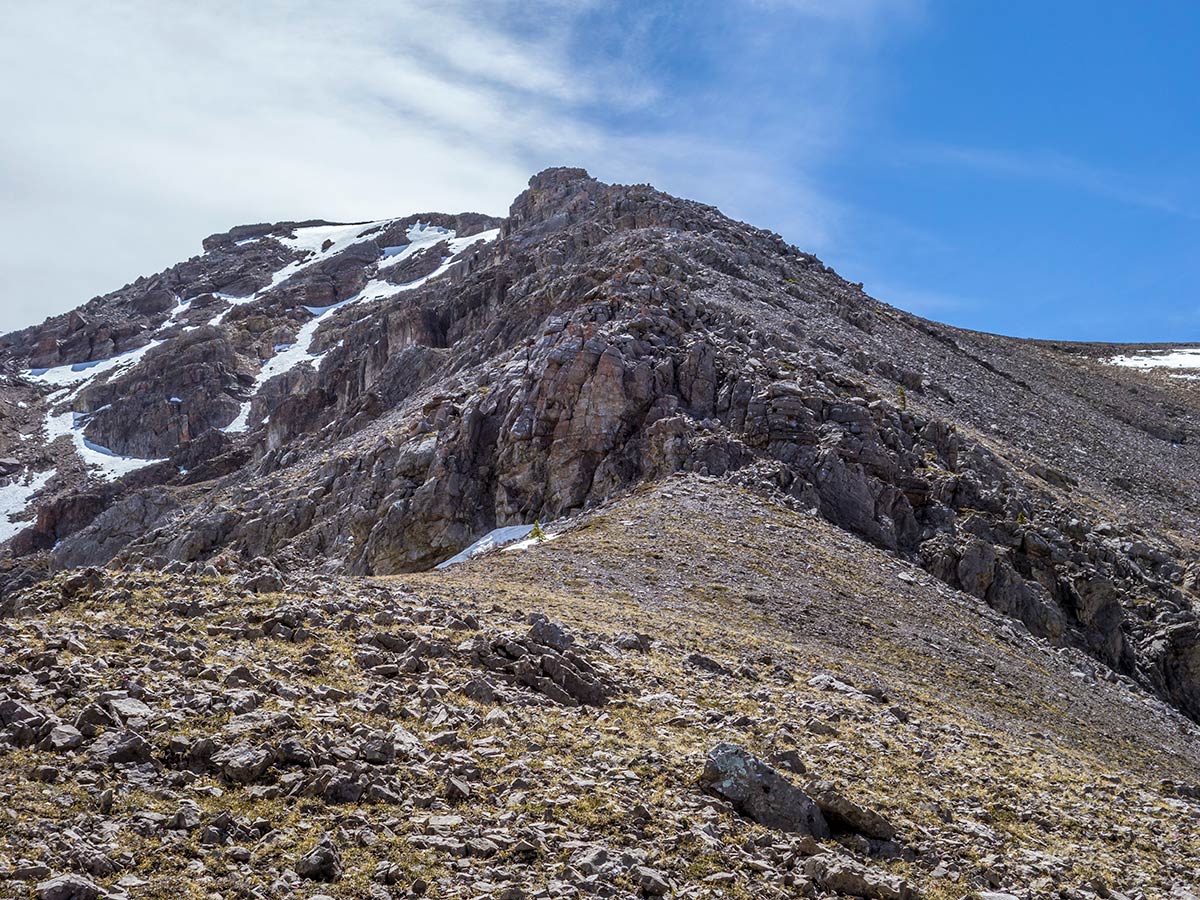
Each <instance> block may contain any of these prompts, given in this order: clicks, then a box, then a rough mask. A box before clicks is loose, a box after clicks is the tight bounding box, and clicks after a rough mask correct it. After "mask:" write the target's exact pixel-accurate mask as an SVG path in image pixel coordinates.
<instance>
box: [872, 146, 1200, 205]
mask: <svg viewBox="0 0 1200 900" xmlns="http://www.w3.org/2000/svg"><path fill="white" fill-rule="evenodd" d="M896 159H897V161H900V162H918V163H921V164H933V165H951V166H959V167H962V168H966V169H971V170H974V171H976V172H982V173H985V174H990V175H994V176H996V177H1002V178H1016V179H1022V180H1028V181H1044V182H1050V183H1054V184H1056V185H1059V186H1062V187H1066V188H1070V189H1073V190H1077V191H1082V192H1085V193H1088V194H1093V195H1095V196H1098V197H1102V198H1106V199H1109V200H1114V201H1116V202H1119V203H1123V204H1126V205H1129V206H1136V207H1141V208H1143V209H1148V210H1154V211H1156V212H1162V213H1169V214H1171V215H1175V216H1181V217H1183V218H1187V219H1192V220H1196V221H1200V208H1198V207H1197V206H1195V205H1193V204H1192V203H1190V202H1188V200H1187V199H1186V198H1185V197H1184V196H1183V194H1182V192H1181V191H1178V190H1172V189H1171V188H1170V187H1169V186H1167V187H1164V186H1160V185H1153V184H1149V183H1147V179H1146V177H1145V176H1144V175H1138V176H1133V175H1130V174H1129V173H1127V172H1120V171H1117V170H1114V169H1110V168H1105V167H1103V166H1098V165H1095V164H1094V163H1091V162H1088V161H1087V160H1084V159H1079V158H1077V157H1073V156H1070V155H1067V154H1064V153H1059V152H1056V151H1053V150H1040V149H1031V150H1025V151H1010V150H997V149H990V148H986V147H967V146H950V145H944V144H927V145H916V146H912V147H909V148H908V149H907V150H906V151H905V152H901V153H898V154H897V155H896Z"/></svg>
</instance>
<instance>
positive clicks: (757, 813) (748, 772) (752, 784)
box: [700, 744, 829, 839]
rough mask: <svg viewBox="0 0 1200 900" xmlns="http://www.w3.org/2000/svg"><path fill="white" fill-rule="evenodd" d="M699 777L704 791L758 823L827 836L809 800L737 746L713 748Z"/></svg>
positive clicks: (823, 818) (816, 807)
mask: <svg viewBox="0 0 1200 900" xmlns="http://www.w3.org/2000/svg"><path fill="white" fill-rule="evenodd" d="M700 780H701V782H702V783H703V784H704V786H705V789H706V790H708V791H710V792H711V793H713V794H715V795H717V796H718V797H721V798H723V799H725V800H728V801H729V802H730V803H732V804H733V807H734V809H736V810H737V811H738V812H740V813H742V814H743V815H745V816H748V817H749V818H751V819H753V820H754V821H755V822H758V823H759V824H760V825H765V826H767V827H768V828H776V829H778V830H780V831H792V832H797V833H799V834H806V835H810V836H811V837H815V838H818V839H820V838H827V837H829V825H828V824H826V822H825V817H824V816H823V815H822V814H821V810H820V808H819V807H818V806H817V804H816V803H814V802H813V799H812V798H811V797H809V796H808V795H807V794H805V793H804V791H802V790H800V788H798V787H796V786H795V785H794V784H792V783H791V782H790V781H788V780H787V779H786V778H784V777H783V776H782V775H780V774H779V773H778V772H776V771H775V770H774V769H772V768H771V767H770V766H768V765H767V764H766V763H764V762H762V761H761V760H758V759H755V758H754V757H753V756H751V755H750V754H749V753H747V752H746V751H745V750H743V749H741V748H740V747H736V746H734V745H733V744H718V745H717V746H716V747H714V748H713V749H712V750H711V751H710V752H709V754H708V758H707V759H706V760H705V762H704V773H703V774H702V775H701V776H700Z"/></svg>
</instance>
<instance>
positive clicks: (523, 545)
mask: <svg viewBox="0 0 1200 900" xmlns="http://www.w3.org/2000/svg"><path fill="white" fill-rule="evenodd" d="M556 537H558V534H545V533H543V534H542V536H541V537H540V538H533V537H531V538H526V539H525V540H523V541H517V542H516V543H515V544H509V545H508V546H507V547H505V548H504V552H505V553H512V552H513V551H514V550H528V549H529V548H530V547H533V546H535V545H537V544H546V543H549V542H550V541H552V540H554V539H555V538H556Z"/></svg>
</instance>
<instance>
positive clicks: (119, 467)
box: [46, 410, 162, 479]
mask: <svg viewBox="0 0 1200 900" xmlns="http://www.w3.org/2000/svg"><path fill="white" fill-rule="evenodd" d="M96 412H100V410H96ZM92 415H94V413H92V414H87V415H84V414H81V413H77V412H70V411H68V412H65V413H59V414H58V415H55V414H54V413H51V414H50V415H48V416H47V417H46V443H47V444H52V443H54V441H56V440H58V439H59V438H60V437H62V436H63V435H64V434H67V435H70V436H71V440H72V442H73V443H74V444H75V452H76V453H77V454H78V455H79V458H80V459H82V460H83V462H84V465H86V466H87V467H88V468H89V469H92V470H93V471H97V473H98V474H99V475H100V476H101V477H103V478H111V479H116V478H120V477H122V476H123V475H128V474H129V473H130V472H136V471H137V470H138V469H144V468H145V467H146V466H152V465H154V464H155V463H160V462H162V460H161V459H139V458H137V457H134V456H120V455H119V454H116V453H114V452H113V451H111V450H109V449H108V448H107V447H101V446H100V445H99V444H96V443H93V442H92V441H89V440H88V439H87V438H86V437H84V434H83V430H84V428H85V427H86V426H87V422H88V419H90V418H91V417H92Z"/></svg>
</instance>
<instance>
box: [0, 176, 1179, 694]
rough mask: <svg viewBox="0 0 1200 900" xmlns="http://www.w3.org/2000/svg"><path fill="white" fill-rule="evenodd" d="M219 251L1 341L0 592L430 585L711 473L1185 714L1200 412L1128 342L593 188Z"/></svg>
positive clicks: (565, 188)
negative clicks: (16, 495)
mask: <svg viewBox="0 0 1200 900" xmlns="http://www.w3.org/2000/svg"><path fill="white" fill-rule="evenodd" d="M203 246H204V251H205V252H204V253H203V254H202V255H201V256H198V257H195V258H194V259H191V260H188V261H187V262H184V263H181V264H179V265H177V266H174V267H172V268H171V269H168V270H166V271H165V272H162V273H159V274H158V275H155V276H152V277H150V278H142V279H138V280H137V281H135V282H133V283H132V284H130V285H127V286H126V287H124V288H122V289H121V290H119V291H116V292H114V293H112V294H109V295H106V296H104V297H98V298H96V299H95V300H93V301H91V302H89V303H88V304H86V305H84V306H83V307H81V308H80V309H79V310H76V311H75V312H72V313H69V314H67V315H64V316H59V317H56V318H54V319H51V320H49V321H47V322H46V323H44V324H43V325H41V326H37V327H34V328H30V329H26V330H24V331H22V332H17V333H15V334H12V335H8V336H6V337H3V338H0V361H2V362H3V371H5V372H7V373H9V374H7V375H5V376H4V380H3V384H2V385H0V402H2V403H3V404H4V410H5V414H6V416H7V418H4V419H0V458H2V459H4V460H6V462H5V466H6V467H7V468H6V469H5V470H3V471H6V472H9V471H10V470H11V474H5V475H3V476H0V486H3V482H4V481H6V480H11V479H24V482H22V484H23V485H26V484H27V485H28V487H29V488H30V490H31V494H30V499H29V502H28V506H27V511H26V512H24V513H19V515H24V516H25V518H23V519H20V520H19V522H18V523H15V524H16V525H25V526H27V527H25V528H24V530H23V531H21V532H20V533H18V534H16V535H15V536H14V537H13V538H12V539H11V540H10V541H9V542H8V558H7V559H6V560H5V561H4V564H3V567H2V568H0V594H10V595H11V594H14V593H15V592H16V590H17V588H19V587H21V586H24V585H28V584H30V583H33V582H34V581H36V580H37V579H39V578H41V577H43V576H44V574H45V573H46V572H47V571H48V570H55V569H65V568H72V567H78V566H88V565H108V564H113V565H118V566H122V565H129V566H132V565H149V566H157V567H167V566H172V565H178V566H186V567H191V570H192V571H197V572H198V571H204V570H205V569H206V568H207V567H208V566H210V565H211V566H214V567H215V568H216V569H217V570H219V571H223V570H233V569H247V568H248V569H252V570H253V571H252V573H251V574H250V575H248V576H247V577H248V578H257V577H258V573H260V572H266V573H267V574H265V575H264V577H262V578H261V579H259V580H256V581H254V585H255V588H254V589H256V590H261V591H263V592H270V591H272V590H276V589H277V588H278V587H279V586H281V585H282V584H283V583H284V581H283V580H277V579H276V576H275V575H274V574H271V573H273V572H274V571H275V570H276V569H278V570H279V571H280V572H282V573H283V574H287V573H289V572H290V571H292V570H298V569H302V568H306V567H309V566H312V565H317V566H324V567H325V568H326V569H328V570H330V571H340V572H345V573H350V574H357V575H381V574H392V573H398V572H408V571H418V570H424V569H427V568H429V567H431V566H432V565H434V564H436V563H438V562H440V561H442V560H445V559H447V558H449V557H450V556H452V555H454V554H455V553H456V552H458V551H459V550H461V549H462V548H463V547H465V546H467V545H468V544H470V543H471V542H472V541H473V540H474V539H475V538H477V537H479V536H480V535H482V534H485V533H487V532H489V531H491V530H492V529H494V528H496V527H498V526H505V525H514V524H528V523H530V522H532V521H534V520H536V519H540V520H541V521H550V520H554V519H557V518H561V517H563V516H567V515H570V514H573V513H575V512H578V511H579V510H582V509H587V508H590V507H593V506H595V505H596V504H599V503H602V502H604V501H605V500H606V499H608V498H611V497H614V496H616V495H618V494H620V493H621V492H623V491H627V490H630V489H632V488H634V487H636V486H637V485H639V484H643V483H646V482H648V481H653V480H656V479H661V478H664V477H666V476H669V475H672V474H673V473H677V472H691V473H696V474H700V475H711V476H718V477H722V478H726V479H728V480H730V481H733V482H734V483H737V484H740V485H744V486H748V487H751V488H752V489H754V490H756V491H758V492H760V493H762V494H763V495H764V496H770V497H772V498H774V499H775V500H777V501H780V502H784V503H787V504H789V505H791V506H792V507H793V508H796V509H801V510H809V509H811V510H815V511H817V512H818V513H819V514H820V515H822V516H823V517H825V518H826V519H828V520H829V521H831V522H833V523H834V524H836V525H838V526H840V527H842V528H844V529H846V530H848V531H851V532H853V533H855V534H857V535H859V536H861V537H863V538H865V539H866V540H868V541H870V542H872V543H873V544H875V545H877V546H879V547H882V548H884V549H887V550H889V551H891V552H894V553H896V554H898V555H900V556H902V557H904V558H906V559H909V560H912V561H916V562H919V563H920V564H921V565H922V566H923V567H924V568H925V569H926V570H927V571H928V572H930V573H931V574H932V575H934V576H936V577H937V578H939V579H941V580H942V581H944V582H945V583H946V584H948V585H950V586H952V587H954V588H956V589H958V590H961V591H963V592H964V593H966V594H969V595H971V596H973V597H975V598H977V599H978V601H979V602H980V603H983V604H987V605H988V606H990V607H992V608H994V609H996V610H998V611H1000V612H1002V613H1004V614H1005V615H1007V616H1010V617H1013V618H1015V619H1019V620H1020V621H1021V622H1022V623H1024V625H1025V626H1026V627H1027V628H1028V629H1029V630H1030V631H1031V632H1033V633H1034V634H1035V635H1036V636H1038V637H1042V638H1045V639H1047V640H1050V641H1052V642H1053V643H1055V644H1056V645H1059V646H1064V647H1073V648H1077V649H1081V650H1084V651H1085V652H1087V653H1088V654H1090V655H1091V656H1092V657H1094V658H1095V659H1096V660H1098V661H1099V662H1100V663H1102V664H1103V665H1104V666H1106V667H1108V668H1110V669H1111V670H1112V671H1113V672H1114V673H1116V675H1115V677H1123V678H1129V679H1132V680H1133V681H1134V682H1136V683H1137V684H1139V685H1140V686H1142V687H1144V688H1148V689H1150V690H1153V691H1155V692H1156V693H1157V694H1158V695H1159V696H1162V697H1164V698H1167V699H1169V700H1170V701H1171V702H1172V703H1174V704H1175V705H1177V706H1178V707H1179V708H1180V709H1181V710H1183V711H1184V712H1185V713H1186V714H1188V715H1189V716H1191V717H1193V718H1200V650H1198V649H1197V646H1198V644H1197V634H1198V633H1200V632H1198V629H1200V620H1198V618H1197V613H1196V604H1197V599H1198V598H1197V594H1196V590H1197V580H1196V578H1195V577H1192V576H1194V573H1195V571H1197V566H1198V565H1200V556H1198V550H1197V547H1196V546H1195V544H1194V541H1193V539H1192V538H1190V537H1181V535H1194V534H1196V533H1198V532H1200V499H1198V498H1200V442H1198V441H1196V440H1195V436H1196V434H1197V433H1200V402H1198V401H1197V397H1196V394H1195V392H1194V391H1192V390H1191V389H1190V388H1189V387H1188V385H1187V384H1186V383H1183V382H1178V381H1176V382H1172V381H1171V380H1169V379H1155V378H1153V377H1151V376H1146V375H1143V374H1141V373H1136V372H1132V371H1129V370H1123V369H1118V368H1116V367H1113V366H1108V365H1105V364H1104V363H1103V362H1101V361H1100V358H1102V357H1104V356H1107V355H1111V354H1112V352H1114V351H1113V348H1102V347H1085V346H1075V345H1065V344H1045V343H1037V342H1029V341H1016V340H1010V339H1005V338H997V337H993V336H989V335H980V334H975V333H970V332H963V331H959V330H956V329H952V328H948V327H944V326H941V325H937V324H936V323H932V322H928V321H925V320H922V319H919V318H917V317H914V316H911V315H908V314H905V313H902V312H900V311H898V310H895V309H892V308H890V307H888V306H885V305H883V304H880V303H878V302H876V301H874V300H872V299H871V298H870V297H868V296H867V295H865V294H864V293H863V292H862V290H861V286H855V285H853V284H850V283H847V282H846V281H844V280H842V279H841V278H840V277H838V275H837V274H836V273H834V272H833V271H832V270H831V269H829V268H828V267H826V266H825V265H823V264H822V263H821V262H820V261H819V260H818V259H816V258H815V257H813V256H812V255H810V254H807V253H804V252H802V251H800V250H798V249H797V248H795V247H792V246H789V245H788V244H787V243H785V242H784V241H783V240H782V239H781V238H779V237H778V236H777V235H774V234H771V233H769V232H765V231H760V230H758V229H754V228H752V227H749V226H747V225H744V224H742V223H738V222H733V221H731V220H729V219H727V218H726V217H724V216H722V215H721V214H720V213H719V212H718V211H717V210H715V209H713V208H711V207H707V206H704V205H701V204H698V203H694V202H691V201H685V200H680V199H678V198H674V197H670V196H668V195H666V194H663V193H660V192H658V191H655V190H654V189H652V188H650V187H649V186H646V185H632V186H626V185H607V184H603V183H601V182H598V181H596V180H594V179H592V178H590V177H589V176H588V175H587V173H586V172H584V171H582V170H579V169H551V170H547V171H545V172H542V173H540V174H538V175H536V176H534V178H533V179H531V181H530V184H529V188H528V190H526V191H525V192H524V193H522V194H521V195H520V196H519V197H517V198H516V200H515V201H514V203H513V205H512V207H511V209H510V212H509V215H508V216H507V217H505V218H504V219H493V218H489V217H486V216H480V215H475V214H461V215H457V216H454V215H442V214H422V215H419V216H408V217H405V218H400V219H391V220H384V221H380V222H369V223H360V224H357V225H334V224H331V223H326V222H304V223H294V222H285V223H278V224H261V225H252V226H242V227H239V228H235V229H233V230H231V231H230V232H228V233H224V234H219V235H213V236H211V237H209V238H207V239H206V240H205V241H204V245H203ZM48 367H49V368H50V371H49V372H44V371H43V370H44V369H46V368H48ZM55 367H58V368H55ZM96 448H101V449H96ZM1113 448H1121V449H1120V452H1114V450H1113ZM43 478H44V479H47V480H46V482H45V484H44V485H43V486H42V487H40V488H37V485H38V484H39V483H40V481H38V480H37V479H43ZM35 488H37V489H36V490H34V489H35ZM1134 522H1136V523H1138V524H1137V525H1134V524H1131V523H1134ZM263 558H266V559H268V560H269V561H270V566H267V565H265V564H260V563H258V562H256V560H259V559H263ZM5 602H7V601H4V600H0V613H4V612H12V611H13V610H11V609H6V608H5V607H4V603H5ZM493 649H494V648H493ZM481 652H483V650H482V649H481ZM551 652H552V653H553V654H557V655H558V657H562V658H563V659H568V662H570V661H569V651H567V652H562V651H559V650H557V649H555V648H551ZM487 655H488V658H489V659H490V660H491V661H492V663H493V664H494V665H495V666H497V667H498V668H496V669H494V671H495V672H496V673H497V674H498V675H503V676H504V677H505V678H510V679H511V678H526V679H527V678H532V677H538V678H545V679H548V682H547V683H548V684H555V685H557V687H558V688H560V689H565V690H566V691H567V694H568V695H571V694H572V692H573V691H574V690H575V688H565V687H564V685H563V684H562V683H560V682H559V681H556V680H555V679H556V677H557V676H556V675H555V674H554V673H552V672H550V671H548V670H546V669H544V668H543V669H541V670H539V671H538V673H536V674H534V673H532V672H531V671H530V672H525V671H524V670H523V669H522V671H521V672H518V671H517V670H518V668H521V667H523V666H525V665H526V663H519V665H518V662H519V661H517V660H512V659H509V660H508V661H507V662H505V663H503V664H502V663H500V662H497V660H499V659H501V658H502V654H497V653H494V652H492V651H490V650H489V651H487ZM545 658H546V659H548V660H549V661H550V662H549V665H550V666H551V668H554V669H555V672H557V673H558V676H561V677H562V678H567V677H570V679H571V681H572V684H574V685H576V687H578V685H579V684H586V682H587V678H586V677H584V676H586V674H587V673H586V671H585V670H582V669H580V670H579V671H575V669H572V668H571V667H572V666H574V665H575V664H574V663H570V665H567V666H563V665H562V664H561V663H560V662H559V661H558V659H557V657H555V656H546V657H545ZM555 667H557V668H555ZM576 668H578V667H576ZM564 672H565V673H568V674H563V673H564ZM580 672H582V673H583V675H580V674H579V673H580ZM501 680H503V679H501ZM587 696H588V699H584V696H583V695H580V696H576V697H575V700H576V701H577V702H580V703H585V704H590V703H592V702H593V699H594V694H593V693H589V694H588V695H587Z"/></svg>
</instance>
